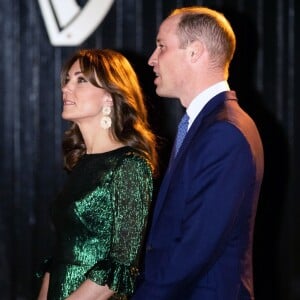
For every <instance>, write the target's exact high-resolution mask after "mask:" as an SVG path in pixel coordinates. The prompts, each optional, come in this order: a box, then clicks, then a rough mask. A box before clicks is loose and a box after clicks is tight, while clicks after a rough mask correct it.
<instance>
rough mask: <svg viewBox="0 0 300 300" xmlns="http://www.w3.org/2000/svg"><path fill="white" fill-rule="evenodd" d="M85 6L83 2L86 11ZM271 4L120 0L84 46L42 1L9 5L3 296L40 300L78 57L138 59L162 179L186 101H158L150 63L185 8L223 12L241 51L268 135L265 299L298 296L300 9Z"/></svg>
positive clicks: (1, 208)
mask: <svg viewBox="0 0 300 300" xmlns="http://www.w3.org/2000/svg"><path fill="white" fill-rule="evenodd" d="M86 2H87V1H77V3H78V4H79V5H80V6H81V7H83V6H84V5H85V4H86ZM272 2H273V3H272V5H270V4H269V2H268V1H264V0H207V1H200V0H199V1H192V0H190V1H187V0H186V1H184V0H181V1H180V0H177V1H175V0H173V1H171V0H170V1H163V0H152V1H149V0H116V1H115V2H114V4H113V5H112V7H111V9H110V11H109V13H108V14H107V15H106V17H105V18H104V20H103V22H102V23H101V24H100V25H99V26H98V27H97V29H96V30H95V31H94V32H93V33H92V35H90V36H89V37H88V39H87V40H86V41H85V42H83V43H82V44H81V45H79V46H76V47H75V46H74V47H73V46H72V47H70V46H69V47H66V46H60V47H53V46H52V45H51V44H50V42H49V38H48V35H47V31H46V27H45V24H44V20H43V18H42V15H41V11H40V7H39V5H38V1H37V0H26V1H22V0H2V1H1V3H0V45H1V52H0V74H1V80H0V101H1V105H0V141H1V147H0V159H1V160H0V295H1V296H0V298H1V299H3V300H29V299H34V297H35V294H36V289H37V286H36V285H37V283H36V281H35V280H34V273H35V271H36V269H37V267H38V265H39V263H40V261H41V259H42V258H43V257H44V256H46V255H48V254H49V253H51V249H52V243H53V232H52V227H51V222H50V218H49V206H50V203H51V201H52V200H53V198H54V197H55V195H56V194H57V192H58V190H59V188H60V187H61V185H62V183H63V180H64V176H65V174H64V171H63V170H62V159H61V136H62V133H63V130H64V127H65V125H66V124H65V123H64V122H63V121H62V120H61V117H60V112H61V95H60V81H59V72H60V68H61V65H62V63H63V62H64V61H65V60H66V58H67V57H68V56H69V55H70V54H71V53H73V52H74V50H75V49H77V48H92V47H98V48H114V49H117V50H120V51H121V52H123V53H124V54H125V55H126V56H127V57H128V58H129V60H130V61H131V62H132V63H133V65H134V66H135V68H136V70H137V72H138V75H139V77H140V81H141V83H142V86H143V89H144V91H145V93H146V95H147V105H148V108H149V114H150V122H151V124H152V126H153V128H154V130H155V131H156V133H157V134H158V135H160V136H161V137H162V139H161V149H160V157H161V165H162V170H163V169H164V167H165V164H166V162H167V159H168V153H169V149H170V144H171V143H172V140H173V137H174V130H175V128H176V124H177V122H178V119H179V117H180V115H181V112H182V111H181V107H180V105H179V103H178V102H177V100H173V99H159V98H157V97H156V95H155V91H154V85H153V73H152V70H151V68H150V67H149V66H148V65H147V59H148V57H149V55H150V54H151V52H152V50H153V49H154V47H155V36H156V31H157V28H158V26H159V24H160V22H161V21H162V19H163V18H164V17H165V16H166V15H167V14H168V13H169V12H170V10H171V9H173V8H175V7H179V6H186V5H205V6H209V7H212V8H216V9H219V10H221V11H223V12H224V14H225V15H226V16H227V17H228V19H229V20H230V21H231V23H232V25H233V27H234V29H235V31H236V33H237V38H238V40H237V45H238V47H237V53H236V57H235V59H234V61H233V64H232V67H231V77H230V85H231V87H232V88H233V89H235V90H236V91H237V94H238V97H239V99H240V103H241V105H242V106H243V107H244V108H245V109H246V110H247V111H248V112H249V114H250V115H251V116H252V117H253V118H254V119H255V121H256V122H257V125H258V127H259V130H260V132H261V135H262V138H263V143H264V147H265V156H266V172H265V179H264V183H263V189H262V194H261V198H260V202H259V207H258V213H257V223H256V230H255V245H254V258H255V259H254V274H255V289H256V300H269V299H270V300H271V299H272V300H281V299H282V300H297V299H300V256H299V254H298V253H299V251H300V234H299V231H300V224H299V223H300V222H299V220H300V219H299V213H300V202H299V201H298V199H299V198H300V189H298V188H297V187H298V180H299V178H300V173H299V172H300V157H299V155H298V153H299V152H300V149H299V148H300V136H299V134H297V133H298V132H299V130H300V119H299V117H297V116H299V114H300V101H298V97H297V98H296V88H297V87H298V86H299V84H300V80H299V79H300V55H299V49H300V47H299V46H300V38H299V37H300V1H299V0H274V1H272ZM174 63H180V62H174ZM216 209H217V208H216ZM228 300H229V299H228Z"/></svg>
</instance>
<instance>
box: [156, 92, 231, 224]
mask: <svg viewBox="0 0 300 300" xmlns="http://www.w3.org/2000/svg"><path fill="white" fill-rule="evenodd" d="M226 100H237V98H236V94H235V92H234V91H228V92H222V93H220V94H218V95H216V96H215V97H214V98H212V99H211V100H210V101H209V102H208V103H207V104H206V105H205V106H204V108H203V109H202V111H201V112H200V113H199V115H198V116H197V117H196V119H195V120H194V122H193V124H192V126H191V128H190V129H189V131H188V133H187V135H186V137H185V140H184V141H183V143H182V145H181V148H180V150H179V152H178V154H177V156H176V158H175V159H174V160H173V161H172V164H171V165H170V166H169V167H168V169H167V171H166V173H165V175H164V178H163V181H162V183H161V186H160V189H159V193H158V196H157V200H156V204H155V210H154V214H153V221H152V222H153V225H155V221H156V220H157V218H158V216H159V214H160V211H161V209H162V205H163V203H164V199H165V196H166V193H167V191H168V189H169V185H170V181H171V179H172V178H173V177H174V176H175V178H176V176H177V175H178V174H176V167H177V164H178V162H179V161H180V159H181V157H182V156H184V154H185V152H186V151H187V150H188V148H189V144H190V142H191V140H192V138H193V136H194V135H195V134H196V133H197V132H198V130H199V129H200V128H201V124H202V121H203V118H204V117H206V116H208V115H210V114H211V113H212V112H213V111H215V110H216V109H217V107H218V106H220V105H221V104H222V103H224V101H226Z"/></svg>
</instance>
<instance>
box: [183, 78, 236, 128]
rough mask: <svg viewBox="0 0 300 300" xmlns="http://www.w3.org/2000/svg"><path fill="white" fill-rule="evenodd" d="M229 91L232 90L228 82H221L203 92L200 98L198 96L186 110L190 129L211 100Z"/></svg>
mask: <svg viewBox="0 0 300 300" xmlns="http://www.w3.org/2000/svg"><path fill="white" fill-rule="evenodd" d="M229 90H230V88H229V85H228V82H227V81H220V82H218V83H216V84H214V85H212V86H211V87H209V88H208V89H206V90H204V91H203V92H201V93H200V94H199V95H198V96H196V98H194V99H193V101H192V102H191V104H190V105H189V106H188V108H187V109H186V113H187V114H188V116H189V126H188V128H190V127H191V125H192V123H193V122H194V120H195V119H196V117H197V116H198V114H199V113H200V112H201V110H202V109H203V107H204V106H205V104H206V103H207V102H208V101H209V100H210V99H212V98H213V97H215V96H216V95H218V94H220V93H222V92H225V91H229Z"/></svg>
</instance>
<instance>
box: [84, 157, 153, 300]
mask: <svg viewBox="0 0 300 300" xmlns="http://www.w3.org/2000/svg"><path fill="white" fill-rule="evenodd" d="M111 191H112V195H113V196H112V199H113V201H112V203H113V204H112V211H113V226H112V228H113V229H112V233H111V246H110V251H109V252H108V256H107V257H106V259H103V260H101V261H99V262H97V264H95V265H94V266H93V268H91V269H90V270H89V271H88V272H87V273H86V276H87V278H89V279H91V280H93V281H94V282H96V283H98V284H100V285H103V284H107V285H108V286H109V287H110V289H112V290H113V291H115V292H116V294H119V295H130V294H132V293H133V291H134V287H135V281H136V277H137V275H138V266H139V260H140V252H141V249H142V246H143V242H144V237H145V229H146V224H147V217H148V213H149V207H150V202H151V198H152V192H153V182H152V173H151V169H150V166H149V164H148V163H147V162H146V160H145V159H144V158H142V157H141V156H139V155H136V154H134V153H131V154H129V155H127V156H126V157H125V159H122V161H121V162H120V163H119V164H118V166H117V168H116V170H115V171H114V175H113V179H112V182H111ZM120 299H121V298H120Z"/></svg>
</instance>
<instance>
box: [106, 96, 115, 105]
mask: <svg viewBox="0 0 300 300" xmlns="http://www.w3.org/2000/svg"><path fill="white" fill-rule="evenodd" d="M104 105H105V106H109V107H112V106H113V105H114V103H113V99H112V96H111V95H110V94H107V95H106V96H105V100H104Z"/></svg>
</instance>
